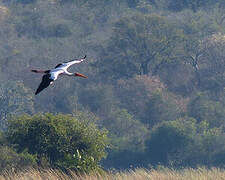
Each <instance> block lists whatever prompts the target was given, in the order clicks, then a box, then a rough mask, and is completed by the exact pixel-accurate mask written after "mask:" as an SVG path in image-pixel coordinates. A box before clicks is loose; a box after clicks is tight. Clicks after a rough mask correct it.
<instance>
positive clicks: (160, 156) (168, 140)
mask: <svg viewBox="0 0 225 180" xmlns="http://www.w3.org/2000/svg"><path fill="white" fill-rule="evenodd" d="M195 132H196V128H195V121H194V120H193V119H189V120H188V121H187V122H185V121H183V120H176V121H169V122H162V123H160V124H158V125H156V126H155V127H154V128H153V129H152V131H151V135H150V139H149V140H148V141H147V146H148V149H147V151H146V153H147V154H146V156H148V160H149V161H150V163H151V164H153V165H155V164H164V165H171V164H176V163H177V162H176V161H175V160H176V158H175V157H176V155H177V154H178V153H179V151H180V150H181V149H183V150H184V149H185V147H187V145H188V144H189V143H190V142H191V140H192V138H191V135H192V134H193V133H195ZM171 157H172V158H171ZM173 161H175V162H173Z"/></svg>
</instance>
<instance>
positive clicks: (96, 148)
mask: <svg viewBox="0 0 225 180" xmlns="http://www.w3.org/2000/svg"><path fill="white" fill-rule="evenodd" d="M8 124H9V125H8V130H7V139H8V141H9V142H10V143H11V144H13V145H15V147H16V150H17V152H19V153H20V152H23V151H24V150H27V152H28V153H30V154H32V155H37V158H38V160H37V161H38V163H39V165H45V164H43V163H42V162H43V160H44V161H45V162H47V164H50V166H52V167H60V168H72V169H75V170H78V171H84V172H89V171H91V170H97V169H99V165H98V163H99V161H100V160H101V159H102V158H104V157H106V152H105V148H106V147H107V146H108V139H107V132H106V131H105V130H98V129H97V127H96V126H95V125H94V124H91V123H86V122H85V121H78V120H77V119H76V118H74V117H72V116H70V115H62V114H58V115H52V114H48V113H46V114H36V115H34V116H28V115H23V116H20V117H13V118H11V119H9V121H8Z"/></svg>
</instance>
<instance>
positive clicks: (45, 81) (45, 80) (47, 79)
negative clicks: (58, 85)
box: [35, 74, 53, 95]
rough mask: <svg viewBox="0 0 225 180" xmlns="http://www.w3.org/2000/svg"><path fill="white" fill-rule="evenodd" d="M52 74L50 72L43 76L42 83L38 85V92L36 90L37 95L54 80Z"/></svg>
mask: <svg viewBox="0 0 225 180" xmlns="http://www.w3.org/2000/svg"><path fill="white" fill-rule="evenodd" d="M50 77H51V75H50V74H45V75H44V76H43V77H42V81H41V84H40V85H39V86H38V88H37V90H36V92H35V95H37V94H38V93H40V92H41V91H42V90H43V89H45V88H47V87H48V86H49V85H50V83H51V82H52V81H53V80H52V79H51V78H50Z"/></svg>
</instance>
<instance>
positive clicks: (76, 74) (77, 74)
mask: <svg viewBox="0 0 225 180" xmlns="http://www.w3.org/2000/svg"><path fill="white" fill-rule="evenodd" d="M75 76H79V77H82V78H88V77H87V76H85V75H83V74H80V73H75Z"/></svg>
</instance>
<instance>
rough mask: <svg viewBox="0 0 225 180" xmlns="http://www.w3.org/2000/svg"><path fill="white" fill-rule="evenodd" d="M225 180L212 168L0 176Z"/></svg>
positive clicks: (9, 175) (21, 179) (0, 179)
mask: <svg viewBox="0 0 225 180" xmlns="http://www.w3.org/2000/svg"><path fill="white" fill-rule="evenodd" d="M6 179H7V180H61V179H66V180H72V179H74V180H101V179H102V180H217V179H219V180H222V179H223V180H225V170H223V169H218V168H212V169H206V168H197V169H184V170H172V169H167V168H163V169H159V170H155V169H152V170H146V169H136V170H134V171H133V170H130V171H126V172H116V173H103V174H89V175H87V174H82V175H78V174H76V173H75V172H73V171H71V172H70V173H69V174H65V173H63V172H62V171H60V170H53V169H47V170H44V169H43V170H38V169H27V170H24V171H20V172H17V173H15V172H12V171H5V172H3V173H1V174H0V180H6Z"/></svg>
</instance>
